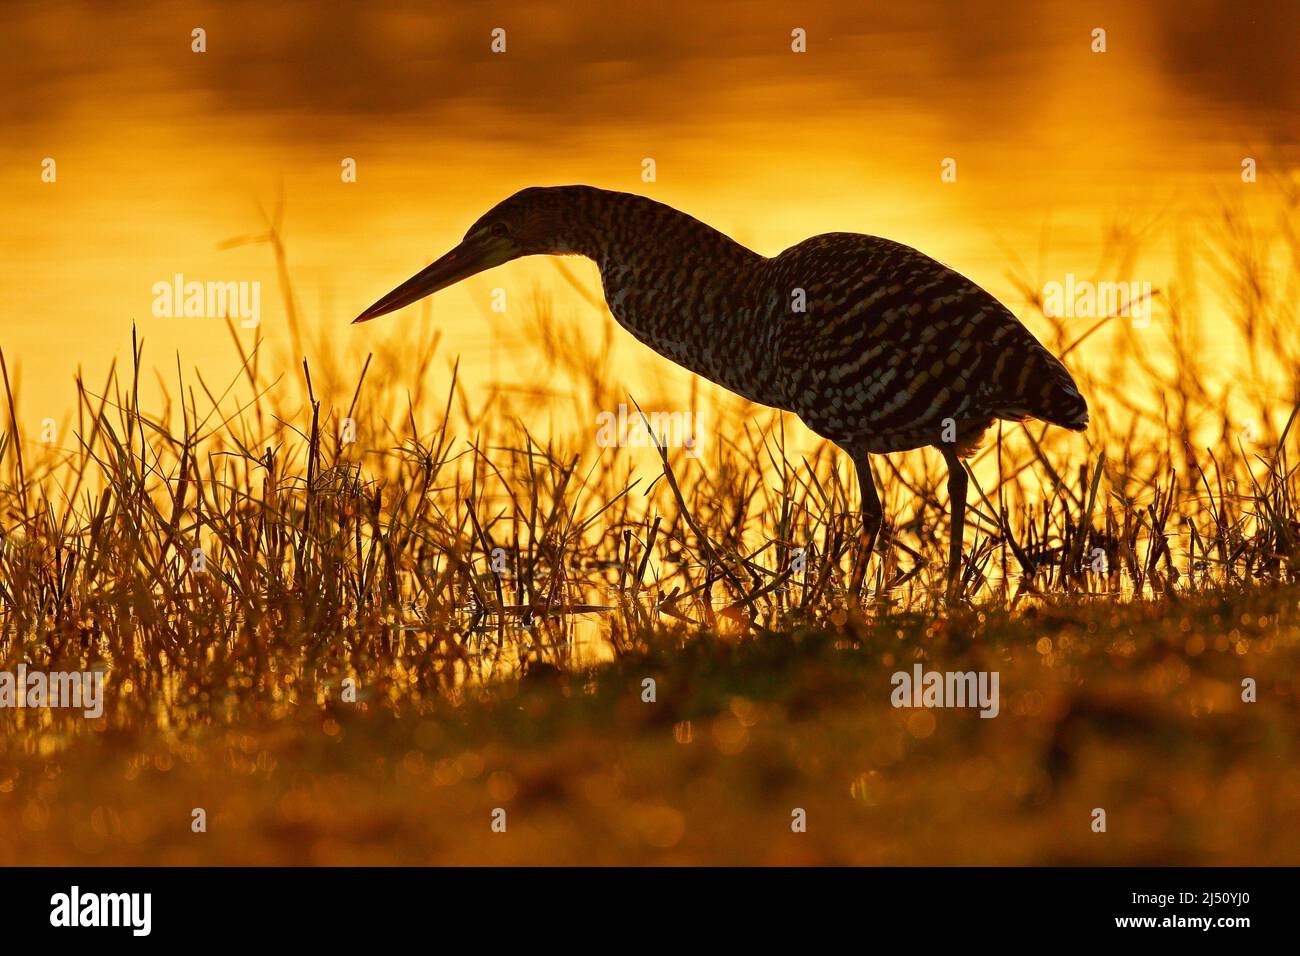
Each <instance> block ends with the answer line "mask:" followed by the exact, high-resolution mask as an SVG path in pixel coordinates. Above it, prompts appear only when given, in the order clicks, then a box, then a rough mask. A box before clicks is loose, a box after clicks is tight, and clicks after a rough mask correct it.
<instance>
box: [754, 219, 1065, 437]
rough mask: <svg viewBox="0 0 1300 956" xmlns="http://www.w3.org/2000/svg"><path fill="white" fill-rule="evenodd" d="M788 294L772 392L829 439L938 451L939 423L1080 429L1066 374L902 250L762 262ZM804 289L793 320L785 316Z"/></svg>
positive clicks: (1009, 318)
mask: <svg viewBox="0 0 1300 956" xmlns="http://www.w3.org/2000/svg"><path fill="white" fill-rule="evenodd" d="M773 283H774V285H775V286H776V287H777V291H778V293H779V292H780V291H781V287H782V286H787V287H789V289H790V290H792V292H791V294H790V300H789V301H790V302H791V303H792V305H791V307H788V308H786V309H785V310H784V314H783V317H782V333H781V336H780V340H779V341H780V345H779V349H780V368H781V374H782V379H783V381H782V388H783V390H784V392H785V394H786V397H787V399H788V401H789V403H790V407H791V408H793V410H795V411H796V412H798V414H799V415H800V417H801V418H803V419H804V421H805V422H807V423H808V424H809V425H810V426H811V427H813V428H814V429H815V430H817V431H818V432H819V433H821V434H823V435H827V436H828V437H831V438H836V439H838V437H840V436H842V437H843V438H845V439H851V438H854V437H864V436H882V437H883V436H891V435H896V436H899V440H900V441H903V442H906V443H907V444H906V447H915V445H918V444H931V443H934V442H937V441H939V440H940V436H941V431H942V429H943V427H944V424H945V421H946V420H947V419H953V420H956V421H958V422H962V421H984V422H987V421H990V420H991V419H993V418H995V417H1007V418H1024V417H1031V416H1032V417H1036V418H1043V419H1045V420H1047V421H1053V422H1056V423H1057V424H1065V425H1067V427H1081V423H1080V416H1082V420H1083V421H1086V405H1084V404H1083V399H1082V397H1081V396H1080V395H1079V393H1078V389H1077V388H1076V387H1075V386H1074V382H1073V380H1072V379H1071V378H1070V375H1069V373H1068V372H1067V371H1066V370H1065V367H1064V366H1063V365H1061V363H1060V362H1058V361H1057V360H1056V359H1055V358H1054V357H1053V356H1052V355H1051V354H1050V353H1049V352H1048V351H1047V350H1046V349H1045V348H1043V346H1042V345H1041V344H1039V342H1038V341H1037V340H1036V339H1035V338H1034V337H1033V335H1032V334H1031V333H1030V332H1029V330H1028V329H1026V328H1025V327H1024V326H1023V325H1021V324H1020V322H1019V321H1018V320H1017V319H1016V317H1015V316H1014V315H1012V314H1011V313H1010V312H1009V311H1008V310H1007V309H1006V307H1005V306H1003V305H1002V304H1001V303H1000V302H998V301H997V300H996V299H995V298H993V296H991V295H989V294H988V293H987V292H985V291H984V290H983V289H981V288H980V287H979V286H977V285H976V284H975V283H974V282H972V281H970V280H969V279H967V278H966V277H965V276H963V275H961V274H960V273H958V272H955V271H953V270H952V269H949V268H948V267H946V266H944V265H943V264H942V263H939V262H936V261H935V260H934V259H931V258H930V257H929V256H927V255H925V254H924V253H921V252H919V251H917V250H916V249H913V248H911V247H909V246H905V245H902V244H901V243H897V242H892V241H890V240H887V239H879V238H876V237H872V236H860V235H855V234H848V233H832V234H828V235H826V236H817V237H814V238H813V239H810V240H807V241H806V242H804V243H800V244H799V245H798V246H795V247H794V248H792V249H789V250H787V251H786V252H785V253H782V254H781V256H779V257H777V259H775V260H773ZM799 289H802V290H803V300H804V306H805V308H804V311H802V312H800V311H798V309H797V308H794V307H793V305H794V304H798V296H797V295H795V294H794V291H793V290H799Z"/></svg>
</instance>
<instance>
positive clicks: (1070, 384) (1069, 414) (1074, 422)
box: [998, 330, 1088, 432]
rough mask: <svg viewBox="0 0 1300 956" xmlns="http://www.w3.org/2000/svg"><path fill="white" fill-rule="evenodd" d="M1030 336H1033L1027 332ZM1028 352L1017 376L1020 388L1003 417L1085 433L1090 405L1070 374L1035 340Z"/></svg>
mask: <svg viewBox="0 0 1300 956" xmlns="http://www.w3.org/2000/svg"><path fill="white" fill-rule="evenodd" d="M1025 334H1026V336H1027V337H1029V338H1031V339H1032V336H1029V333H1028V331H1027V330H1026V333H1025ZM1033 345H1034V348H1032V349H1027V350H1026V351H1025V353H1024V365H1023V366H1022V368H1021V369H1019V374H1018V375H1014V376H1013V378H1015V379H1016V383H1017V387H1016V389H1015V393H1016V394H1015V395H1014V397H1008V398H1007V399H1006V400H1005V401H1006V405H1005V407H1004V409H1002V410H1000V411H999V413H998V417H999V418H1010V419H1017V420H1022V421H1023V420H1024V419H1026V418H1037V419H1040V420H1042V421H1045V422H1047V423H1048V424H1050V425H1058V426H1060V427H1061V428H1068V429H1070V431H1076V432H1081V431H1083V430H1084V429H1085V428H1087V427H1088V402H1087V400H1086V399H1085V398H1084V397H1083V394H1082V393H1081V392H1080V391H1079V386H1078V385H1076V384H1075V383H1074V379H1073V377H1071V375H1070V373H1069V371H1068V370H1067V369H1066V367H1065V366H1064V365H1062V364H1061V362H1060V360H1059V359H1057V358H1056V356H1054V355H1053V354H1052V353H1051V352H1049V351H1047V349H1045V348H1043V346H1042V345H1041V344H1040V343H1039V342H1038V341H1037V340H1034V341H1033Z"/></svg>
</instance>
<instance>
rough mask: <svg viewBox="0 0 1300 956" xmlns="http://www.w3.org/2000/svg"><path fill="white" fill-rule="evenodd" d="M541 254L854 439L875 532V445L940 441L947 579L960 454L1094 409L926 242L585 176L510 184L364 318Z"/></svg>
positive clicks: (960, 514)
mask: <svg viewBox="0 0 1300 956" xmlns="http://www.w3.org/2000/svg"><path fill="white" fill-rule="evenodd" d="M538 254H540V255H584V256H587V257H589V258H591V259H593V260H594V261H595V262H596V263H597V265H598V266H599V267H600V275H601V280H602V283H603V285H604V291H605V299H606V302H607V303H608V305H609V308H610V311H611V312H612V313H613V315H614V318H615V319H617V320H618V322H619V324H620V325H622V326H623V327H624V328H626V329H627V330H628V331H629V332H631V333H632V334H633V335H634V336H636V337H637V338H638V339H640V340H641V341H642V342H644V343H645V344H647V345H649V346H650V347H651V348H652V349H654V350H655V351H656V352H658V353H659V354H661V355H663V356H665V357H666V358H668V359H671V360H672V361H674V362H676V363H677V364H679V365H682V366H684V367H686V368H688V369H690V370H691V371H693V372H696V373H698V374H699V375H702V376H703V377H705V378H707V379H709V380H710V381H712V382H715V383H717V384H718V385H721V386H722V387H724V388H726V389H729V390H730V391H732V392H735V393H737V394H739V395H742V396H744V397H745V398H748V399H750V400H751V401H754V402H758V403H761V404H764V405H770V406H773V407H775V408H781V409H785V410H787V411H790V412H794V413H795V414H797V415H798V416H799V417H800V418H801V419H802V420H803V421H804V422H805V423H806V424H807V425H808V427H809V428H811V429H812V430H813V431H815V432H816V433H818V434H819V435H822V436H824V437H826V438H828V439H830V440H831V441H833V442H835V443H836V444H838V445H839V446H840V447H842V448H843V449H845V451H847V452H848V453H849V454H850V455H851V456H852V458H853V460H854V463H855V465H856V467H857V472H858V478H859V484H860V486H861V488H862V499H863V503H862V511H863V515H864V518H865V528H866V536H867V538H868V539H869V542H870V543H874V540H875V537H876V534H877V533H878V530H879V527H880V523H881V520H882V515H881V507H880V500H879V497H878V496H877V494H876V491H875V485H874V481H873V478H872V475H871V468H870V465H869V463H868V459H867V456H868V455H870V454H880V453H888V452H895V451H904V450H907V449H911V448H919V447H923V446H927V445H928V446H933V447H935V448H937V449H939V451H940V452H941V453H942V454H943V456H944V459H945V461H946V462H947V464H948V468H949V481H948V488H949V492H950V497H951V501H952V528H953V530H952V541H951V544H950V554H949V576H950V583H951V582H952V579H953V576H954V575H955V574H956V573H957V569H958V568H959V567H960V563H961V562H960V558H961V537H962V528H963V521H964V508H965V496H966V474H965V471H964V469H963V466H962V465H961V464H960V461H959V458H960V457H963V456H967V455H969V454H971V453H972V451H973V450H974V449H975V448H976V447H977V446H978V444H979V441H980V437H981V436H982V435H983V433H984V432H985V431H986V430H987V429H988V427H989V426H990V425H991V424H992V423H993V422H994V421H995V420H996V419H999V418H1002V419H1011V420H1023V419H1026V418H1039V419H1042V420H1043V421H1046V422H1049V423H1052V424H1056V425H1060V426H1062V427H1065V428H1069V429H1073V430H1082V429H1083V428H1085V427H1086V426H1087V423H1088V408H1087V403H1086V402H1085V401H1084V399H1083V397H1082V395H1080V393H1079V390H1078V388H1077V387H1076V385H1075V383H1074V380H1073V379H1072V378H1071V377H1070V373H1069V372H1067V371H1066V369H1065V366H1063V365H1062V364H1061V363H1060V362H1059V361H1058V360H1057V359H1056V358H1055V357H1054V356H1053V355H1052V354H1051V353H1049V352H1048V351H1047V350H1046V349H1045V348H1043V346H1042V345H1041V344H1039V342H1038V341H1037V340H1036V339H1035V338H1034V337H1033V335H1031V334H1030V332H1029V330H1028V329H1026V328H1025V327H1024V326H1023V325H1021V324H1020V322H1019V321H1018V320H1017V319H1016V317H1015V316H1014V315H1012V314H1011V313H1010V312H1009V311H1008V310H1007V309H1006V308H1005V307H1004V306H1003V305H1002V304H1001V303H999V302H998V301H997V300H996V299H994V298H993V296H991V295H989V294H988V293H987V292H985V291H984V290H983V289H981V288H980V287H979V286H977V285H976V284H975V283H973V282H971V281H970V280H969V279H967V278H966V277H964V276H962V275H960V274H959V273H957V272H954V271H953V270H951V269H949V268H947V267H946V266H944V265H942V264H941V263H939V262H936V261H935V260H934V259H931V258H930V257H929V256H926V255H924V254H923V253H921V252H918V251H917V250H915V249H912V248H910V247H908V246H905V245H902V244H901V243H897V242H892V241H890V240H888V239H880V238H877V237H875V236H865V235H858V234H856V233H843V232H840V233H827V234H825V235H820V236H814V237H813V238H811V239H806V240H804V241H803V242H801V243H799V244H797V245H795V246H792V247H791V248H789V249H787V250H785V251H784V252H782V253H781V254H780V255H778V256H775V257H773V258H767V257H765V256H761V255H759V254H758V253H756V252H754V251H752V250H750V249H747V248H745V247H744V246H742V245H740V244H739V243H737V242H735V241H734V240H732V239H731V238H729V237H728V236H726V235H724V234H723V233H721V232H719V231H718V230H716V229H713V228H711V227H710V226H707V225H705V224H704V223H702V222H700V221H699V220H697V219H695V218H693V217H692V216H689V215H687V214H686V213H683V212H680V211H678V210H676V209H673V208H672V207H670V206H666V205H664V204H663V203H659V202H655V201H654V200H651V199H647V198H645V197H643V196H635V195H631V194H628V193H619V192H610V191H607V190H602V189H594V188H592V187H590V186H557V187H535V188H531V189H524V190H522V191H520V192H518V193H516V194H515V195H513V196H511V197H510V198H509V199H506V200H505V201H504V202H501V203H499V204H498V205H497V206H495V207H494V208H493V209H491V210H489V211H488V212H487V213H486V214H485V215H484V216H482V217H481V218H480V219H479V220H478V221H477V222H475V223H474V225H473V226H471V227H470V229H469V231H468V232H467V233H466V236H465V240H464V242H462V244H461V245H460V246H458V247H457V248H456V249H454V250H452V252H450V253H448V255H447V256H445V257H443V259H442V260H439V262H436V263H434V264H433V265H432V266H430V267H429V269H427V270H425V272H423V273H421V274H419V275H417V276H415V277H413V278H412V279H411V280H409V281H408V282H407V283H405V284H404V285H403V286H401V287H399V288H398V289H396V290H394V291H393V292H392V293H390V294H389V295H388V296H387V297H385V298H384V299H381V300H380V301H379V302H377V303H375V305H374V306H372V307H371V308H370V309H369V310H367V311H366V312H365V313H363V314H362V315H361V316H360V317H359V318H358V321H368V320H369V319H371V318H374V317H376V316H378V315H382V314H385V313H386V312H389V311H393V310H394V309H397V308H401V307H402V306H403V305H406V304H409V303H410V302H411V301H414V300H415V299H416V298H419V297H421V296H423V295H427V294H429V293H430V292H433V291H437V289H439V288H444V287H445V286H446V285H447V284H450V283H451V282H455V281H460V279H461V278H464V277H465V276H466V275H472V274H473V273H474V272H476V271H481V269H484V268H490V267H491V266H493V265H497V264H500V262H504V261H508V260H509V259H512V258H517V257H518V256H524V255H538ZM869 546H870V545H869Z"/></svg>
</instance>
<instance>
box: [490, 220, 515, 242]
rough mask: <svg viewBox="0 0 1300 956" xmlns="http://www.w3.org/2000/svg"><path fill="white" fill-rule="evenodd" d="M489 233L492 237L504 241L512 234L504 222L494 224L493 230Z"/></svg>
mask: <svg viewBox="0 0 1300 956" xmlns="http://www.w3.org/2000/svg"><path fill="white" fill-rule="evenodd" d="M489 232H491V233H492V235H494V236H496V237H497V238H498V239H504V238H505V237H506V236H508V235H509V234H510V230H509V229H507V228H506V224H505V223H504V222H494V223H492V228H491V229H490V230H489Z"/></svg>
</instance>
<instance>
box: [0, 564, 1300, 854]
mask: <svg viewBox="0 0 1300 956" xmlns="http://www.w3.org/2000/svg"><path fill="white" fill-rule="evenodd" d="M914 661H924V662H925V666H926V668H927V669H941V670H966V669H989V670H996V671H999V672H1000V674H1001V712H1000V714H999V716H998V717H997V718H996V719H991V720H984V719H981V718H980V717H979V716H978V714H977V712H976V711H974V710H925V709H906V708H894V707H892V706H891V705H890V691H891V684H890V677H891V674H892V673H893V672H895V671H897V670H900V669H903V670H907V669H910V668H911V666H912V663H913V662H914ZM1246 677H1253V678H1254V679H1255V681H1256V686H1257V694H1258V700H1257V702H1256V703H1246V702H1243V700H1242V689H1243V688H1242V681H1243V679H1244V678H1246ZM647 678H649V679H653V680H654V681H655V697H656V700H655V701H654V702H652V703H651V702H646V701H645V700H644V697H645V692H644V687H645V685H644V681H645V680H646V679H647ZM51 734H52V732H49V731H47V732H45V733H43V734H37V735H35V737H34V739H35V740H36V741H37V743H38V746H37V748H36V749H35V750H34V751H28V750H25V749H24V748H23V747H22V746H21V745H16V741H15V740H14V738H13V737H12V735H6V737H5V738H4V739H5V744H4V747H5V751H4V760H3V762H0V766H2V767H3V768H4V769H3V770H0V821H3V829H4V833H5V835H6V836H5V840H4V841H0V863H3V864H15V863H33V862H39V863H51V862H87V863H107V862H114V863H152V864H157V863H165V864H181V863H221V864H235V863H256V864H262V863H268V864H269V863H279V864H295V863H318V864H324V863H334V864H351V863H356V864H361V863H402V864H428V863H458V864H478V863H502V864H504V863H515V864H541V863H561V864H571V863H572V864H577V863H586V864H603V863H693V864H701V863H714V864H716V863H752V864H804V863H826V864H841V863H855V864H912V863H934V864H939V863H957V864H976V863H981V864H987V863H1072V864H1093V863H1125V864H1130V863H1153V864H1154V863H1203V864H1232V863H1240V864H1282V863H1288V864H1294V863H1295V862H1296V856H1297V847H1300V817H1297V815H1296V813H1295V808H1296V806H1297V804H1300V589H1296V588H1290V587H1288V588H1276V589H1275V588H1260V589H1251V590H1237V591H1224V592H1219V593H1207V594H1203V595H1198V596H1196V597H1195V598H1191V599H1186V600H1184V599H1175V600H1172V601H1159V602H1151V601H1140V602H1133V603H1131V604H1128V605H1125V606H1122V607H1115V606H1111V605H1087V604H1078V603H1075V604H1072V605H1070V606H1067V607H1042V608H1038V609H1034V610H1031V611H1028V612H1025V613H1019V614H1015V615H1009V614H1006V613H1004V612H994V613H978V612H973V611H971V612H964V613H958V614H956V615H954V616H952V617H951V618H948V619H945V620H942V621H936V620H934V619H933V618H932V617H930V616H928V615H926V616H922V615H911V616H899V617H898V618H896V619H894V620H891V621H890V622H889V623H888V626H884V625H882V624H880V623H876V624H871V623H868V622H864V621H862V620H861V619H859V618H857V617H856V616H855V617H853V618H852V619H851V620H849V621H848V622H846V625H845V627H844V628H843V629H841V630H827V629H824V628H809V629H801V630H797V631H795V632H793V633H791V634H788V635H782V636H766V637H759V636H749V637H746V638H743V639H739V640H728V639H725V638H722V637H719V636H718V635H714V634H698V633H694V632H687V631H686V630H683V631H682V632H681V633H678V634H671V633H666V632H660V633H659V634H658V635H657V636H656V637H655V638H654V639H653V640H650V641H648V642H647V643H646V644H645V645H644V646H643V647H641V648H640V649H639V650H638V651H637V652H636V653H633V654H629V655H627V656H625V657H623V658H621V659H620V660H619V661H617V662H616V663H614V664H611V665H607V666H604V667H600V668H596V669H593V670H590V671H587V670H582V671H577V672H575V671H561V670H558V669H551V668H536V669H534V670H532V671H531V672H530V673H528V674H527V675H526V676H523V677H519V678H511V679H508V680H505V681H502V682H499V683H497V684H494V685H493V687H491V688H490V689H488V688H484V689H479V690H472V689H469V688H466V689H464V690H462V691H460V692H456V693H453V694H450V695H448V696H447V697H445V698H442V699H438V700H430V701H427V702H424V703H413V702H411V701H409V700H405V699H404V700H398V701H394V700H388V699H383V698H381V697H377V696H376V695H373V694H369V693H363V694H362V695H361V698H360V699H359V700H358V702H357V703H355V704H347V703H343V702H341V701H340V700H339V699H338V698H337V695H336V696H335V697H334V699H332V700H330V701H329V702H327V703H326V704H325V705H324V706H323V707H318V706H317V705H316V704H315V702H314V701H305V702H301V703H300V704H298V705H297V706H294V707H292V708H289V709H287V710H285V711H283V712H281V713H279V714H277V715H275V716H274V717H272V715H270V714H269V713H268V714H261V715H259V714H247V715H245V716H243V717H241V718H240V719H239V720H238V721H235V722H232V723H226V722H221V721H213V722H211V723H209V724H207V725H205V726H203V727H196V728H190V729H187V730H167V731H161V732H160V731H157V730H155V729H153V728H151V727H142V728H134V729H122V728H113V727H111V726H108V725H105V726H103V728H102V729H98V730H97V732H95V733H91V734H83V735H78V736H77V737H76V738H75V740H73V741H72V742H71V743H67V744H65V743H64V742H62V741H58V740H51V739H48V736H49V735H51ZM47 744H48V746H47ZM196 807H201V808H203V809H204V810H205V811H206V814H207V831H206V832H205V833H194V832H192V830H191V813H192V810H193V809H194V808H196ZM497 808H501V809H503V810H504V811H505V814H506V816H505V825H506V829H505V832H504V833H498V832H494V831H493V829H492V821H493V812H494V810H496V809H497ZM797 808H799V809H803V810H804V811H805V812H806V818H807V832H805V833H796V832H793V831H792V829H791V823H792V820H793V817H792V813H793V812H794V810H795V809H797ZM1096 808H1101V809H1104V810H1105V811H1106V832H1104V833H1098V832H1094V830H1093V820H1094V816H1093V814H1094V810H1095V809H1096Z"/></svg>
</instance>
